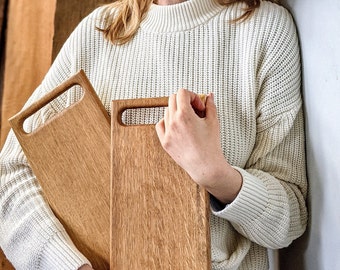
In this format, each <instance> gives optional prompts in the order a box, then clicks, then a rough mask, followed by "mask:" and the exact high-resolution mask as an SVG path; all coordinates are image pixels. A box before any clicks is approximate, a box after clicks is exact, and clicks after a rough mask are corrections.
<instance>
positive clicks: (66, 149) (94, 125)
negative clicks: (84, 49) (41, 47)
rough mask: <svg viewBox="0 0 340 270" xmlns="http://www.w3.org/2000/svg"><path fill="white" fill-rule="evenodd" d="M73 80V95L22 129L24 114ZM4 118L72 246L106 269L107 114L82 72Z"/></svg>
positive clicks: (107, 229) (108, 177)
mask: <svg viewBox="0 0 340 270" xmlns="http://www.w3.org/2000/svg"><path fill="white" fill-rule="evenodd" d="M75 85H80V86H81V88H82V90H83V96H82V97H81V99H80V100H79V101H77V102H76V103H74V104H72V105H71V106H69V107H67V108H66V109H65V110H63V111H62V112H60V113H58V114H57V115H56V116H54V117H53V118H52V119H50V120H48V121H47V122H46V123H44V124H42V125H41V126H39V127H38V128H37V129H36V130H34V131H32V132H30V133H27V132H25V130H24V128H23V123H24V121H25V120H26V119H27V118H28V117H30V116H31V115H33V114H34V113H36V112H38V111H39V110H40V109H41V108H43V107H44V106H47V105H48V104H49V103H50V102H51V101H52V100H54V99H56V98H57V97H59V96H60V95H61V94H63V93H64V92H65V91H66V90H69V89H70V88H71V87H72V86H75ZM69 91H72V89H70V90H69ZM9 121H10V124H11V126H12V128H13V130H14V132H15V134H16V136H17V138H18V140H19V142H20V144H21V146H22V148H23V151H24V153H25V155H26V156H27V159H28V161H29V163H30V166H31V167H32V170H33V172H34V174H35V175H36V177H37V179H38V181H39V183H40V185H41V187H42V189H43V193H44V196H45V197H46V199H47V201H48V203H49V205H50V206H51V208H52V210H53V211H54V213H55V214H56V216H57V217H58V219H59V220H60V221H61V223H62V224H63V225H64V227H65V228H66V231H67V232H68V234H69V235H70V237H71V239H72V240H73V242H74V243H75V245H76V246H77V248H78V249H79V250H80V251H81V252H82V253H83V254H84V255H85V256H86V257H87V258H88V259H89V260H90V261H91V263H92V265H93V267H94V269H96V270H101V269H109V251H110V239H109V237H110V189H109V186H110V118H109V116H108V114H107V112H106V110H105V108H104V107H103V105H102V103H101V101H100V100H99V98H98V97H97V95H96V93H95V91H94V89H93V88H92V86H91V84H90V82H89V81H88V79H87V77H86V75H85V73H84V72H83V71H82V70H81V71H79V73H77V74H76V75H74V76H73V77H71V78H70V79H69V80H67V81H65V82H64V83H63V84H61V85H60V86H59V87H57V88H56V89H54V90H53V91H51V92H50V93H48V94H47V95H46V96H44V97H42V98H41V99H40V100H38V101H36V102H35V103H34V104H32V105H31V106H29V107H28V108H26V109H24V110H22V111H21V112H19V113H18V114H16V115H15V116H13V117H12V118H11V119H10V120H9Z"/></svg>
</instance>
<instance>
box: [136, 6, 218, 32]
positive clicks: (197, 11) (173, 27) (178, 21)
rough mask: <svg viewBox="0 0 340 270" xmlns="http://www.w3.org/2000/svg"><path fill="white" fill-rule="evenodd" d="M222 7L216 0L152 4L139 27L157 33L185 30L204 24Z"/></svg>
mask: <svg viewBox="0 0 340 270" xmlns="http://www.w3.org/2000/svg"><path fill="white" fill-rule="evenodd" d="M223 8H224V7H223V6H221V5H220V4H218V3H217V2H216V0H188V1H185V2H183V3H179V4H174V5H169V6H159V5H156V4H152V5H151V7H150V10H149V12H148V14H147V16H146V18H145V19H144V20H143V22H142V24H141V29H143V30H146V31H149V32H158V33H164V32H181V31H186V30H189V29H192V28H195V27H197V26H198V25H201V24H204V23H205V22H207V21H208V20H210V19H211V18H212V17H213V16H214V15H216V14H217V13H218V12H220V11H221V10H222V9H223Z"/></svg>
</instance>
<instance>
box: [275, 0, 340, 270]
mask: <svg viewBox="0 0 340 270" xmlns="http://www.w3.org/2000/svg"><path fill="white" fill-rule="evenodd" d="M284 4H285V6H286V7H287V8H288V9H289V10H290V11H291V12H292V14H293V16H294V18H295V21H296V24H297V28H298V32H299V36H300V43H301V50H302V61H303V94H304V100H305V115H306V132H307V138H306V143H307V165H308V176H309V202H308V204H309V208H310V209H309V211H310V224H309V228H308V231H307V232H306V234H305V235H304V236H303V237H302V238H301V239H299V240H298V241H296V242H295V243H294V244H293V245H292V246H291V247H290V248H288V249H285V250H283V251H281V252H280V265H281V268H280V269H281V270H286V269H287V270H288V269H289V270H294V269H297V270H305V269H308V270H333V269H340V80H339V78H340V0H286V1H285V3H284Z"/></svg>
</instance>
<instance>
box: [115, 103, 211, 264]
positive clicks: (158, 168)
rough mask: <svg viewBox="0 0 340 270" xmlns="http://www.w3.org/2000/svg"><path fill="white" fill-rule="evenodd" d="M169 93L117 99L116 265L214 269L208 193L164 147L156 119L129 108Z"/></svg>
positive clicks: (150, 105)
mask: <svg viewBox="0 0 340 270" xmlns="http://www.w3.org/2000/svg"><path fill="white" fill-rule="evenodd" d="M166 105H167V98H155V99H137V100H121V101H113V103H112V116H111V130H112V135H111V140H112V144H111V147H112V150H111V151H112V153H111V155H112V168H111V173H112V174H111V189H112V193H111V214H112V220H111V262H110V265H111V269H120V270H123V269H148V270H152V269H162V270H166V269H182V270H185V269H188V270H189V269H190V270H191V269H195V270H199V269H202V270H203V269H205V270H207V269H210V268H211V263H210V235H209V203H208V194H207V192H206V191H205V190H203V189H202V188H201V187H199V186H198V185H197V184H196V183H194V182H193V181H192V179H191V178H190V177H189V175H188V174H187V173H186V172H185V171H184V170H182V169H181V168H180V167H179V166H178V165H177V164H176V163H175V162H174V161H173V160H172V159H171V158H170V156H168V155H167V153H166V152H165V151H164V150H163V149H162V147H161V145H160V143H159V140H158V138H157V134H156V131H155V126H154V125H138V124H137V125H125V124H123V122H122V120H121V115H122V113H123V111H125V110H126V109H130V108H132V109H133V108H149V107H159V106H166Z"/></svg>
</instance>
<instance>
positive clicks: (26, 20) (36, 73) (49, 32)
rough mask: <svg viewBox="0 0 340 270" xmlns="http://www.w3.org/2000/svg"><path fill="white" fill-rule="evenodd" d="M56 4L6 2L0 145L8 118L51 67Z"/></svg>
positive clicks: (44, 0)
mask: <svg viewBox="0 0 340 270" xmlns="http://www.w3.org/2000/svg"><path fill="white" fill-rule="evenodd" d="M55 1H56V0H34V1H29V2H27V1H24V0H12V1H10V2H9V9H8V21H7V38H6V48H5V50H6V51H5V71H4V84H3V98H2V119H1V145H2V144H3V142H4V140H5V138H6V136H7V133H8V131H9V129H10V127H9V124H8V121H7V120H8V118H9V117H11V116H12V115H14V114H15V113H16V112H18V111H19V110H20V109H21V108H22V106H23V105H24V103H25V102H26V100H27V98H28V97H29V96H30V95H31V93H32V91H33V90H34V89H35V88H36V87H37V86H38V85H39V83H40V82H41V80H42V78H43V76H44V75H45V73H46V71H47V70H48V68H49V66H50V65H51V59H52V37H53V29H54V27H53V23H54V14H55Z"/></svg>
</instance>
